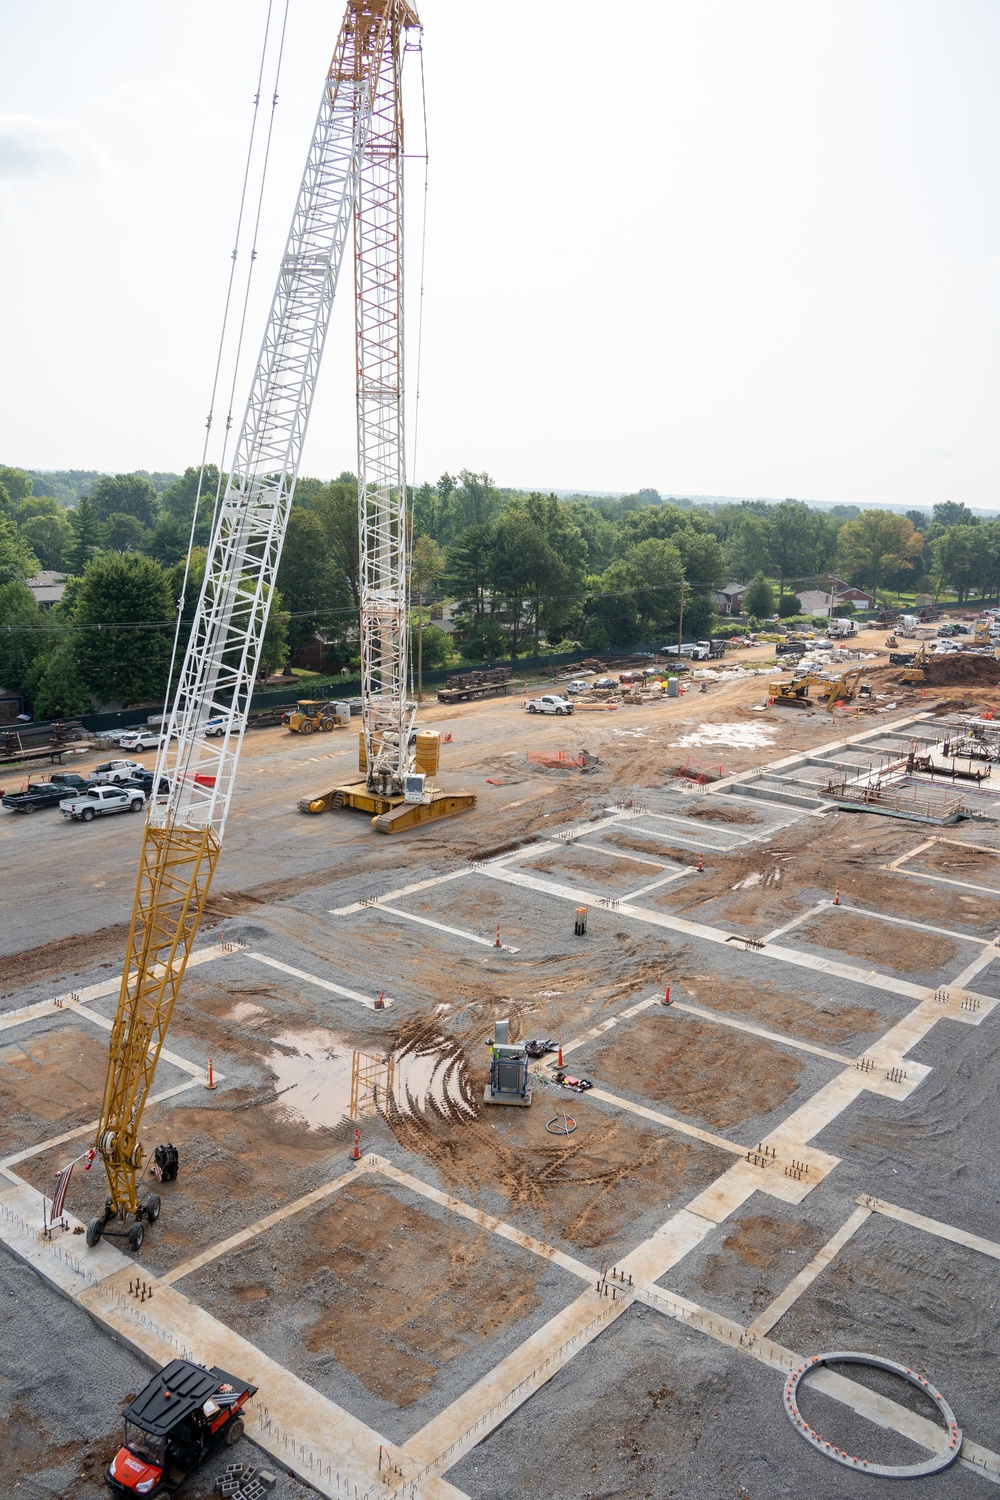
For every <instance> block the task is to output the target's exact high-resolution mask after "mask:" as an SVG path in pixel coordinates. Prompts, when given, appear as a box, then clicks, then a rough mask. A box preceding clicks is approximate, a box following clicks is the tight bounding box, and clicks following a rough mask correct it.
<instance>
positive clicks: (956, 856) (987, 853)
mask: <svg viewBox="0 0 1000 1500" xmlns="http://www.w3.org/2000/svg"><path fill="white" fill-rule="evenodd" d="M911 868H913V869H918V870H919V869H925V870H933V871H934V873H935V874H941V875H952V876H955V877H956V878H958V879H965V880H971V881H972V883H973V884H974V885H988V886H992V887H994V888H995V889H996V891H997V894H998V895H1000V861H998V859H997V851H996V850H995V849H976V848H973V847H972V846H971V845H969V844H958V843H957V842H956V843H953V842H952V841H951V840H950V839H939V840H937V842H936V843H935V844H934V847H933V848H932V849H924V850H922V851H921V853H920V854H918V855H917V857H916V859H915V860H914V862H913V865H912V866H911Z"/></svg>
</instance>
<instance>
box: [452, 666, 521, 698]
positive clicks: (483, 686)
mask: <svg viewBox="0 0 1000 1500" xmlns="http://www.w3.org/2000/svg"><path fill="white" fill-rule="evenodd" d="M468 678H469V679H473V678H476V679H479V680H478V681H472V680H463V681H454V680H452V681H449V684H448V686H447V687H443V688H439V689H438V695H437V701H438V702H439V703H468V702H470V701H471V700H472V699H473V698H505V697H507V696H508V694H510V693H523V692H524V691H525V690H526V688H527V683H526V682H524V681H523V680H516V679H514V678H512V677H505V678H496V677H491V676H490V675H489V674H487V673H485V672H470V673H469V674H468ZM487 679H488V680H487Z"/></svg>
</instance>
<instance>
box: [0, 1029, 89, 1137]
mask: <svg viewBox="0 0 1000 1500" xmlns="http://www.w3.org/2000/svg"><path fill="white" fill-rule="evenodd" d="M15 1038H16V1039H15ZM107 1071H108V1044H107V1039H106V1037H105V1036H104V1034H103V1032H102V1033H100V1034H95V1033H94V1032H93V1031H91V1030H90V1028H89V1027H87V1026H86V1025H85V1023H83V1022H80V1021H77V1022H73V1021H69V1022H67V1024H66V1025H65V1026H61V1027H59V1028H58V1029H56V1030H50V1031H40V1032H36V1033H35V1034H34V1035H28V1036H26V1035H23V1034H21V1033H19V1032H14V1033H12V1034H11V1035H10V1037H9V1038H8V1039H5V1040H4V1042H3V1043H2V1044H0V1153H2V1154H6V1153H7V1152H9V1151H14V1150H18V1149H22V1148H23V1147H25V1146H32V1145H35V1144H36V1143H38V1142H39V1141H43V1140H45V1139H46V1138H47V1137H48V1136H51V1135H54V1134H56V1133H57V1128H58V1130H59V1131H64V1130H72V1129H74V1128H75V1127H76V1126H78V1125H84V1124H86V1122H87V1121H88V1120H91V1119H93V1118H94V1113H95V1103H97V1102H99V1100H100V1097H101V1094H102V1092H103V1089H104V1079H105V1076H106V1074H107Z"/></svg>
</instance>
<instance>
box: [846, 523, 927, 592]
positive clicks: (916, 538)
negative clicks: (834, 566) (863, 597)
mask: <svg viewBox="0 0 1000 1500" xmlns="http://www.w3.org/2000/svg"><path fill="white" fill-rule="evenodd" d="M837 547H838V550H839V552H840V555H841V557H842V558H843V559H844V561H845V563H846V565H847V566H848V567H849V568H854V569H857V571H858V573H859V574H860V575H861V576H862V577H863V578H864V579H865V580H866V581H867V582H868V585H869V589H870V591H871V593H872V594H873V595H874V594H875V592H876V590H877V589H878V585H879V583H880V581H881V579H882V576H883V573H884V572H886V571H887V570H889V569H893V570H898V569H903V568H906V567H907V566H909V567H911V568H912V566H913V562H914V560H915V559H916V558H919V557H920V554H921V553H922V552H923V550H924V539H923V537H922V536H921V535H920V533H919V531H915V530H914V528H913V522H912V521H908V520H907V519H906V517H905V516H900V515H897V514H896V513H895V511H891V510H863V511H862V512H861V514H860V516H858V518H857V520H856V521H845V523H844V525H843V526H842V527H841V528H840V532H839V534H838V537H837Z"/></svg>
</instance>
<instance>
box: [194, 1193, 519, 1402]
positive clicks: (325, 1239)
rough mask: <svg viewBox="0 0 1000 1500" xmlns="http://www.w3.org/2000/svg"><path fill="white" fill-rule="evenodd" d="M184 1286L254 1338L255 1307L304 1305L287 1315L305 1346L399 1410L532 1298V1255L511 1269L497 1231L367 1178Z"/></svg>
mask: <svg viewBox="0 0 1000 1500" xmlns="http://www.w3.org/2000/svg"><path fill="white" fill-rule="evenodd" d="M185 1286H186V1288H187V1289H188V1291H189V1293H190V1294H191V1295H193V1296H195V1298H196V1299H198V1300H201V1299H204V1300H205V1303H206V1305H207V1306H208V1307H209V1309H210V1310H212V1311H215V1312H216V1313H217V1314H218V1316H220V1317H222V1318H224V1319H225V1321H226V1322H230V1323H232V1324H233V1326H234V1327H236V1328H237V1330H238V1331H239V1332H241V1333H242V1334H244V1336H245V1337H247V1338H249V1339H251V1340H252V1341H253V1342H257V1343H260V1342H261V1341H262V1332H263V1330H262V1319H261V1316H260V1313H261V1312H262V1311H263V1312H265V1314H266V1309H265V1308H263V1307H262V1304H265V1303H267V1302H269V1301H275V1300H277V1301H278V1302H279V1303H286V1304H288V1305H290V1306H294V1307H298V1308H306V1309H308V1311H307V1312H306V1313H305V1314H304V1318H303V1320H302V1321H301V1322H299V1320H298V1319H297V1318H296V1319H295V1320H294V1321H295V1326H296V1328H297V1330H298V1334H299V1337H300V1338H301V1341H302V1345H303V1347H304V1349H305V1351H306V1352H307V1354H308V1355H311V1356H314V1357H315V1358H316V1359H318V1360H320V1361H322V1360H323V1359H324V1358H327V1357H330V1358H333V1359H335V1360H336V1362H337V1364H338V1365H340V1366H341V1367H342V1368H343V1369H344V1370H346V1371H348V1372H349V1373H350V1374H352V1375H354V1376H356V1377H357V1379H358V1380H359V1381H360V1382H361V1383H362V1385H364V1387H365V1388H366V1389H367V1390H369V1391H371V1392H372V1393H373V1394H374V1395H376V1396H378V1397H379V1398H380V1399H382V1400H383V1401H388V1402H391V1403H392V1404H393V1405H396V1406H399V1407H406V1406H410V1405H412V1404H413V1402H415V1401H417V1400H419V1399H420V1397H421V1396H424V1395H426V1394H427V1393H428V1391H430V1390H431V1389H432V1387H433V1385H434V1382H435V1380H436V1378H437V1375H438V1372H439V1370H440V1369H441V1368H442V1366H444V1365H447V1364H448V1363H449V1362H450V1361H452V1360H453V1359H455V1358H456V1357H458V1356H459V1355H461V1354H463V1353H465V1352H467V1351H468V1350H469V1349H470V1348H472V1347H474V1346H476V1345H479V1344H481V1343H482V1342H483V1341H485V1340H487V1339H489V1338H490V1336H491V1335H492V1334H493V1333H494V1332H495V1331H496V1330H497V1329H498V1328H499V1327H500V1326H501V1325H502V1324H504V1323H510V1322H512V1321H517V1320H520V1319H521V1318H524V1317H526V1316H527V1315H528V1314H529V1313H530V1312H532V1311H533V1310H534V1309H535V1308H536V1307H537V1306H538V1302H539V1298H538V1293H537V1272H536V1270H535V1263H533V1262H532V1260H531V1258H530V1257H528V1256H526V1255H525V1256H524V1257H523V1263H522V1262H521V1261H519V1262H518V1266H517V1267H515V1266H514V1265H513V1264H512V1262H511V1259H510V1257H509V1256H508V1255H502V1254H501V1253H500V1248H499V1242H498V1241H497V1240H496V1239H495V1238H494V1237H493V1236H491V1235H489V1234H486V1233H484V1232H482V1231H477V1230H476V1228H475V1226H473V1225H470V1224H468V1223H467V1222H466V1221H465V1220H463V1219H457V1218H453V1217H452V1218H448V1219H442V1218H440V1217H436V1216H435V1215H434V1214H432V1213H430V1212H428V1211H427V1210H426V1209H425V1208H423V1207H421V1206H419V1205H414V1204H413V1203H410V1202H407V1201H404V1200H403V1198H402V1197H401V1196H400V1195H399V1194H398V1193H397V1192H395V1191H394V1190H392V1189H391V1188H389V1187H386V1186H384V1185H383V1184H381V1183H376V1182H372V1181H370V1180H365V1179H363V1178H362V1179H360V1180H359V1181H358V1182H357V1183H356V1184H355V1185H354V1186H351V1187H347V1188H344V1189H343V1190H342V1192H340V1193H338V1194H337V1196H336V1197H335V1199H334V1200H333V1201H331V1202H330V1203H329V1204H328V1205H326V1206H324V1207H323V1208H321V1209H318V1210H316V1211H314V1212H312V1213H307V1214H303V1215H299V1216H296V1218H294V1219H292V1220H288V1221H286V1223H285V1224H283V1225H281V1226H280V1227H279V1228H278V1229H276V1230H275V1231H273V1232H272V1233H271V1234H270V1235H269V1236H268V1237H267V1239H265V1240H264V1241H262V1242H260V1243H258V1244H255V1245H252V1246H248V1247H247V1248H245V1249H243V1250H240V1251H239V1252H238V1253H237V1254H236V1255H235V1256H233V1257H232V1258H230V1259H228V1260H227V1262H226V1264H225V1266H224V1267H214V1266H213V1267H206V1268H205V1269H204V1270H203V1271H201V1272H199V1273H197V1275H195V1276H193V1277H191V1278H189V1279H188V1281H187V1282H186V1283H185ZM265 1347H266V1335H265Z"/></svg>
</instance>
